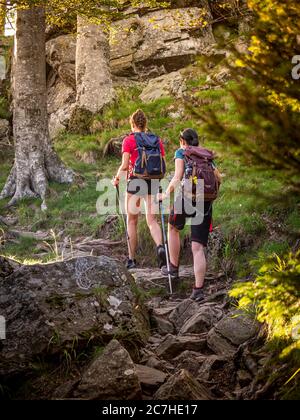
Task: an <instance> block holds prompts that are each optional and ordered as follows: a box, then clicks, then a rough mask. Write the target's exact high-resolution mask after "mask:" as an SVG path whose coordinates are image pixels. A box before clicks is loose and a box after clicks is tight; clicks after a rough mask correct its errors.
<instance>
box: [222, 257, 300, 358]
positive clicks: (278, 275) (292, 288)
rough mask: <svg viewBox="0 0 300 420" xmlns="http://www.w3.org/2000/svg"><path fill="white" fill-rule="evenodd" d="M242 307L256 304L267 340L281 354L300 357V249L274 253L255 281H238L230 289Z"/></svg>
mask: <svg viewBox="0 0 300 420" xmlns="http://www.w3.org/2000/svg"><path fill="white" fill-rule="evenodd" d="M230 295H231V296H232V297H235V298H238V300H239V307H240V308H242V309H245V308H249V307H253V306H254V307H255V309H256V312H257V319H258V321H260V322H262V323H265V324H266V325H267V326H268V338H269V341H270V342H272V343H273V344H275V347H276V348H279V349H280V350H281V357H286V356H294V357H295V358H296V357H297V358H299V352H300V250H299V251H298V252H296V253H289V254H288V255H286V256H285V257H284V258H279V257H278V256H277V255H274V256H273V257H272V258H270V259H269V260H267V261H266V262H265V263H264V264H263V266H262V267H261V268H260V270H259V273H258V275H257V277H256V279H255V281H254V282H252V281H251V282H245V283H237V284H236V285H235V286H234V288H233V290H232V291H231V292H230Z"/></svg>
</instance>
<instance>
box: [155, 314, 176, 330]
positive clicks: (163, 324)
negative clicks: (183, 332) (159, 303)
mask: <svg viewBox="0 0 300 420" xmlns="http://www.w3.org/2000/svg"><path fill="white" fill-rule="evenodd" d="M151 321H152V322H153V324H154V326H155V328H156V329H157V331H158V333H159V334H161V335H166V334H173V332H174V325H173V324H172V323H171V322H170V321H168V320H167V319H164V318H162V317H160V316H152V317H151Z"/></svg>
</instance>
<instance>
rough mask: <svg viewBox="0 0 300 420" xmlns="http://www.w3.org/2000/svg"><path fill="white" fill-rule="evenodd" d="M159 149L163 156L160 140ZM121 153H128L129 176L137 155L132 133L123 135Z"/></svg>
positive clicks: (162, 146) (163, 150)
mask: <svg viewBox="0 0 300 420" xmlns="http://www.w3.org/2000/svg"><path fill="white" fill-rule="evenodd" d="M160 150H161V155H162V157H165V155H166V153H165V149H164V145H163V142H162V141H161V140H160ZM122 153H129V154H130V165H129V178H131V177H132V176H133V168H134V165H135V162H136V160H137V158H138V157H139V152H138V149H137V144H136V140H135V137H134V134H133V133H132V134H129V136H127V137H125V139H124V140H123V145H122Z"/></svg>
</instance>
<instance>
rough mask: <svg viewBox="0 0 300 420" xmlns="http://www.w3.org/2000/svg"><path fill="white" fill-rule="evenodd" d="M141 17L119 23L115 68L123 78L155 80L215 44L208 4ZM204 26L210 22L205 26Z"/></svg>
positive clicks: (113, 46)
mask: <svg viewBox="0 0 300 420" xmlns="http://www.w3.org/2000/svg"><path fill="white" fill-rule="evenodd" d="M197 3H198V7H189V8H178V9H172V10H169V9H167V10H166V9H163V10H158V11H153V12H148V13H146V14H145V15H143V16H139V14H138V13H136V14H134V15H131V16H129V17H128V18H127V19H124V20H121V21H119V22H116V23H115V25H114V28H113V33H114V31H115V34H114V35H113V36H112V42H111V67H112V71H113V73H114V74H116V75H119V76H126V77H128V76H129V77H132V76H139V77H145V76H146V77H149V76H150V77H151V76H152V77H155V76H159V75H161V74H163V73H170V72H172V71H175V70H178V69H180V68H182V67H185V66H187V65H188V64H189V63H190V62H191V60H192V59H193V58H194V57H195V55H197V54H201V53H205V51H206V49H207V47H209V46H211V44H212V43H214V36H213V33H212V28H211V25H210V22H211V20H212V17H211V14H210V9H209V6H208V2H207V1H206V0H204V1H203V0H202V1H200V2H197ZM204 22H206V23H205V24H204Z"/></svg>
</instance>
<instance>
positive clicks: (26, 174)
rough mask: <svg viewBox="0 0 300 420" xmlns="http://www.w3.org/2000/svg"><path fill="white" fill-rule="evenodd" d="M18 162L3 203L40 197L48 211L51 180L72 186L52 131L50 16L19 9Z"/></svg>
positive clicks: (16, 73) (16, 71)
mask: <svg viewBox="0 0 300 420" xmlns="http://www.w3.org/2000/svg"><path fill="white" fill-rule="evenodd" d="M13 109H14V112H13V131H14V140H15V162H14V166H13V168H12V170H11V173H10V175H9V177H8V180H7V182H6V185H5V186H4V188H3V191H2V193H1V195H0V198H6V197H12V200H11V201H10V203H9V205H13V204H15V203H16V202H17V201H18V200H20V199H22V198H25V197H40V198H42V200H43V205H42V208H44V207H45V197H46V193H47V189H48V181H49V180H51V181H56V182H61V183H70V182H72V179H73V172H72V171H71V170H69V169H67V168H66V167H65V166H64V164H63V163H62V162H61V160H60V159H59V157H58V156H57V154H56V152H55V151H54V149H53V147H52V144H51V141H50V137H49V131H48V118H47V90H46V60H45V11H44V9H43V8H41V7H36V8H32V9H30V10H18V11H17V16H16V35H15V52H14V68H13Z"/></svg>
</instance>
